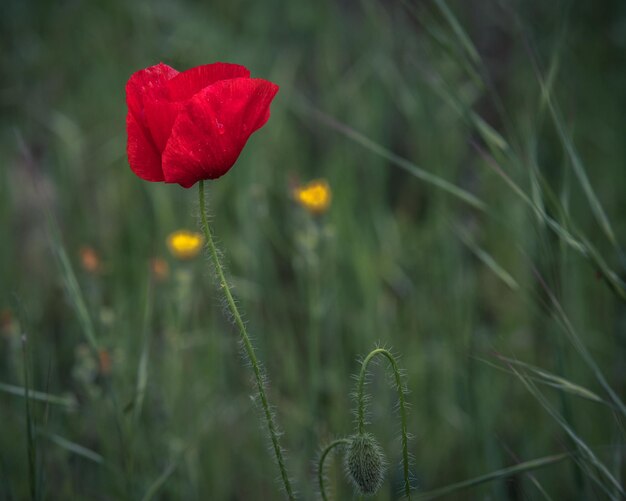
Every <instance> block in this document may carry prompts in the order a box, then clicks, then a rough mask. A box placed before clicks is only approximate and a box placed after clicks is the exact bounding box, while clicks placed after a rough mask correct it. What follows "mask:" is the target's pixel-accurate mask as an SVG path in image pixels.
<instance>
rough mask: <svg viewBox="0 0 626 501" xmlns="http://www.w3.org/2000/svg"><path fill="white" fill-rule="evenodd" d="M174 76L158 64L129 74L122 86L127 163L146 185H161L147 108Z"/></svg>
mask: <svg viewBox="0 0 626 501" xmlns="http://www.w3.org/2000/svg"><path fill="white" fill-rule="evenodd" d="M177 74H178V72H177V71H176V70H175V69H174V68H171V67H169V66H167V65H166V64H163V63H159V64H157V65H155V66H150V67H149V68H146V69H145V70H141V71H137V72H136V73H133V75H132V76H131V77H130V79H129V80H128V83H127V84H126V104H127V105H128V115H127V117H126V130H127V133H128V143H127V146H126V151H127V154H128V162H129V164H130V167H131V169H132V170H133V172H134V173H135V174H137V175H138V176H139V177H140V178H142V179H146V180H147V181H163V170H162V168H161V153H160V152H161V151H163V149H162V148H161V149H158V147H157V146H156V144H155V141H154V140H153V137H152V134H151V131H150V128H149V127H148V123H149V120H148V113H147V108H148V107H149V106H150V105H149V103H151V102H153V101H154V100H155V99H156V97H157V96H159V95H162V94H163V93H165V92H166V88H165V84H166V82H167V81H168V80H169V79H170V78H172V77H174V76H175V75H177ZM146 105H148V106H146Z"/></svg>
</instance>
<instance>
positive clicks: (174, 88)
mask: <svg viewBox="0 0 626 501" xmlns="http://www.w3.org/2000/svg"><path fill="white" fill-rule="evenodd" d="M231 78H250V71H249V70H248V69H247V68H246V67H245V66H241V65H239V64H231V63H213V64H204V65H202V66H196V67H195V68H190V69H188V70H187V71H183V72H182V73H179V74H178V75H176V77H175V78H172V79H171V80H170V81H168V82H167V89H168V92H169V99H170V100H171V101H186V100H187V99H190V98H192V97H193V96H194V94H196V93H198V92H200V91H201V90H202V89H204V88H205V87H208V86H209V85H211V84H214V83H215V82H219V81H220V80H229V79H231Z"/></svg>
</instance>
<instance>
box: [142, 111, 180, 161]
mask: <svg viewBox="0 0 626 501" xmlns="http://www.w3.org/2000/svg"><path fill="white" fill-rule="evenodd" d="M184 107H185V103H183V102H170V101H166V100H164V99H154V100H146V102H145V117H146V122H147V123H148V128H149V130H150V135H151V136H152V139H153V140H154V145H155V146H156V149H157V151H159V152H160V153H162V152H163V150H164V149H165V145H166V144H167V140H168V139H169V138H170V135H171V134H172V127H173V126H174V122H175V121H176V117H177V116H178V113H180V111H181V110H182V109H183V108H184Z"/></svg>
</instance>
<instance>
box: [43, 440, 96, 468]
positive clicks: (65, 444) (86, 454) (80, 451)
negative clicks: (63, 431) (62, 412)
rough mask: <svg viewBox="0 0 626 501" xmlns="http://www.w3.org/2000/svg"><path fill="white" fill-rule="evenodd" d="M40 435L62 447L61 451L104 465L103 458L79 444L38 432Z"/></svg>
mask: <svg viewBox="0 0 626 501" xmlns="http://www.w3.org/2000/svg"><path fill="white" fill-rule="evenodd" d="M40 434H41V435H43V436H45V437H47V438H48V439H50V441H51V442H53V443H55V444H56V445H58V446H59V447H62V448H63V449H65V450H67V451H69V452H71V453H73V454H76V455H77V456H81V457H83V458H85V459H88V460H89V461H93V462H94V463H97V464H104V458H103V457H102V456H101V455H100V454H98V453H97V452H94V451H92V450H91V449H88V448H87V447H84V446H82V445H80V444H77V443H75V442H72V441H71V440H68V439H66V438H63V437H61V436H60V435H56V434H54V433H43V432H40Z"/></svg>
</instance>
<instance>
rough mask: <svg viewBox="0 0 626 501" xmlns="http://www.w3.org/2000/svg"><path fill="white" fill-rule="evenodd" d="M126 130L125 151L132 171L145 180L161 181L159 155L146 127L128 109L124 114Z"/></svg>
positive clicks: (161, 171)
mask: <svg viewBox="0 0 626 501" xmlns="http://www.w3.org/2000/svg"><path fill="white" fill-rule="evenodd" d="M126 132H127V134H128V142H127V143H126V153H127V155H128V163H129V164H130V168H131V169H132V171H133V172H134V173H135V174H137V176H139V177H140V178H141V179H145V180H146V181H163V169H162V168H161V155H160V154H159V152H158V151H157V150H156V148H155V147H154V143H153V142H152V139H151V138H150V136H149V135H148V134H149V133H148V131H147V129H146V128H145V127H144V126H142V125H141V124H140V123H139V122H138V121H137V119H136V118H135V115H134V114H133V113H131V112H130V111H129V112H128V114H127V115H126Z"/></svg>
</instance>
